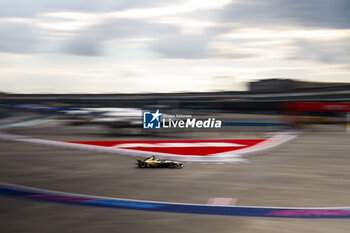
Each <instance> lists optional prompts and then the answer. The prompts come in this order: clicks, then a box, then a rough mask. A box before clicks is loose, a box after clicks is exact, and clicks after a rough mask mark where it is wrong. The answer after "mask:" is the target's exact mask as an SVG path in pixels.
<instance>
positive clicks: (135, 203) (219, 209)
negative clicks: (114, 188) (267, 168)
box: [0, 183, 350, 218]
mask: <svg viewBox="0 0 350 233" xmlns="http://www.w3.org/2000/svg"><path fill="white" fill-rule="evenodd" d="M0 194H2V195H8V196H14V197H18V198H26V199H31V200H38V201H48V202H55V203H62V204H71V205H83V206H94V207H107V208H120V209H131V210H146V211H159V212H172V213H186V214H209V215H226V216H249V217H273V218H350V207H342V208H340V207H338V208H337V207H333V208H279V207H253V206H213V205H198V204H184V203H171V202H152V201H141V200H130V199H120V198H108V197H96V196H89V195H79V194H72V193H63V192H55V191H48V190H43V189H35V188H30V187H24V186H18V185H12V184H6V183H0Z"/></svg>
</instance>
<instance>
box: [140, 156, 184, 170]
mask: <svg viewBox="0 0 350 233" xmlns="http://www.w3.org/2000/svg"><path fill="white" fill-rule="evenodd" d="M136 165H137V166H138V167H139V168H183V163H181V162H179V161H173V160H165V159H156V158H155V157H154V156H152V157H149V158H146V159H142V158H138V159H137V163H136Z"/></svg>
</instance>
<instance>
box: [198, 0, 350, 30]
mask: <svg viewBox="0 0 350 233" xmlns="http://www.w3.org/2000/svg"><path fill="white" fill-rule="evenodd" d="M349 12H350V2H349V1H348V0H307V1H303V0H269V1H260V0H238V1H234V2H232V3H231V4H230V5H228V6H226V7H225V8H222V9H213V10H208V11H202V12H198V13H197V17H198V16H199V17H201V18H205V19H208V18H210V19H211V20H214V21H220V22H226V23H227V22H230V23H233V24H236V25H239V26H247V25H254V26H255V27H257V26H259V25H260V26H266V25H270V26H273V25H275V26H276V25H277V26H278V25H284V26H287V25H289V26H290V25H292V26H296V25H299V26H307V27H322V28H325V27H326V28H349V27H350V14H349Z"/></svg>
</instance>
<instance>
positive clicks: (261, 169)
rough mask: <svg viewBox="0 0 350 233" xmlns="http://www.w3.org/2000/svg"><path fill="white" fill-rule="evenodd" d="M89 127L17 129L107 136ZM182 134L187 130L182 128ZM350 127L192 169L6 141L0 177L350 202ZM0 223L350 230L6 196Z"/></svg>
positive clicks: (76, 189)
mask: <svg viewBox="0 0 350 233" xmlns="http://www.w3.org/2000/svg"><path fill="white" fill-rule="evenodd" d="M98 130H99V129H96V131H94V132H95V133H91V134H88V133H87V129H85V128H84V127H76V128H71V127H63V126H62V127H57V126H56V127H47V128H45V127H43V128H40V130H39V129H26V130H21V129H16V130H14V131H15V132H16V133H18V134H21V131H22V132H23V134H26V135H32V136H36V137H39V138H48V139H55V140H130V139H131V138H132V139H133V140H137V139H140V140H147V139H149V140H152V139H159V138H157V137H151V138H150V137H137V138H136V139H135V137H120V136H111V137H108V138H106V137H105V135H103V133H102V131H101V133H100V131H98ZM218 136H220V138H237V137H238V138H239V137H240V138H245V137H246V138H254V137H258V136H261V134H255V133H252V132H249V133H244V132H243V133H242V132H228V131H225V132H223V133H221V134H220V135H219V134H218V132H215V133H213V134H210V133H206V134H205V135H203V133H202V134H201V133H200V132H199V133H198V132H197V133H186V134H182V135H181V138H182V139H188V138H192V139H196V138H218ZM177 137H179V136H177ZM349 141H350V134H346V133H323V134H316V133H313V134H307V133H306V134H304V135H301V136H300V137H298V138H297V139H295V140H293V141H291V142H289V143H288V144H285V145H283V146H282V147H279V148H277V149H275V150H272V151H270V152H267V153H265V154H261V155H258V156H254V157H250V158H249V160H250V163H243V164H221V165H219V164H207V165H203V164H186V165H185V167H184V169H175V170H173V169H137V168H136V167H135V160H134V158H132V157H126V156H118V155H112V154H102V153H94V152H87V151H72V150H65V149H57V148H50V147H39V146H34V145H25V144H18V143H11V142H0V148H1V152H0V168H1V169H0V177H1V181H4V182H8V183H14V184H20V185H26V186H32V187H37V188H44V189H51V190H57V191H64V192H71V193H81V194H89V195H99V196H109V197H120V198H133V199H143V200H157V201H169V202H184V203H198V204H205V203H207V202H208V200H209V199H210V198H213V197H227V198H237V199H238V201H237V205H250V206H284V207H331V206H350V200H349V197H348V193H349V191H350V179H349V178H350V173H349V171H348V170H349V169H348V168H349V165H350V160H349V150H350V144H349ZM0 216H1V219H0V232H16V233H17V232H215V231H216V232H266V233H267V232H268V233H271V232H278V233H281V232H348V229H349V220H348V219H342V220H337V219H326V220H325V219H279V218H275V219H269V218H251V217H226V216H211V215H192V214H175V213H157V212H149V211H147V212H146V211H135V210H122V209H103V208H91V207H83V206H71V205H62V204H54V203H45V202H36V201H30V200H24V199H16V198H9V197H1V198H0Z"/></svg>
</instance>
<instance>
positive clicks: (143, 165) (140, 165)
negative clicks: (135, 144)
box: [139, 162, 147, 168]
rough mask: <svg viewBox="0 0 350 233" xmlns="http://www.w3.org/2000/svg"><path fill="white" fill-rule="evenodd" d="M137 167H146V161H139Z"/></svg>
mask: <svg viewBox="0 0 350 233" xmlns="http://www.w3.org/2000/svg"><path fill="white" fill-rule="evenodd" d="M139 167H140V168H145V167H147V163H145V162H141V163H139Z"/></svg>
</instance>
